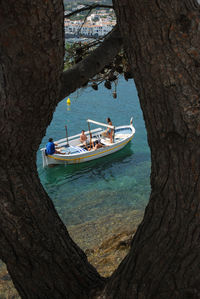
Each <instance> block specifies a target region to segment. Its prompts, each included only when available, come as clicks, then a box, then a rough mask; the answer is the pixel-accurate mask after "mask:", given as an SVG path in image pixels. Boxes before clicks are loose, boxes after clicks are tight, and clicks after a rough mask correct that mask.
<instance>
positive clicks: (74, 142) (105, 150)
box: [41, 119, 135, 167]
mask: <svg viewBox="0 0 200 299" xmlns="http://www.w3.org/2000/svg"><path fill="white" fill-rule="evenodd" d="M87 122H88V127H89V131H87V132H85V135H86V136H87V140H89V141H90V145H91V144H93V143H94V142H95V141H96V140H98V142H100V143H101V144H102V145H103V147H101V148H99V149H96V150H95V149H94V148H92V147H91V149H90V150H88V149H86V148H85V146H84V145H83V144H82V143H81V141H80V134H77V135H74V136H71V137H69V138H68V137H66V138H63V139H60V140H57V141H55V143H57V144H58V146H59V147H60V151H61V153H62V154H58V153H55V154H53V155H46V151H45V150H46V149H45V148H42V149H41V152H42V160H43V167H45V166H48V165H52V164H64V165H67V164H76V163H83V162H87V161H91V160H94V159H98V158H101V157H105V156H107V155H110V154H113V153H115V152H117V151H119V150H121V149H122V148H124V147H125V146H126V145H127V144H128V143H129V142H130V141H131V139H132V138H133V136H134V134H135V128H134V127H133V124H132V119H131V121H130V125H126V126H119V127H114V126H110V125H108V124H104V123H100V122H97V121H94V120H90V119H88V120H87ZM90 123H93V124H95V125H98V126H101V127H100V128H97V129H94V130H90ZM102 127H107V128H110V129H112V130H113V132H114V134H113V140H112V142H111V140H110V138H108V137H106V136H104V134H102V133H103V132H104V131H105V129H103V128H102Z"/></svg>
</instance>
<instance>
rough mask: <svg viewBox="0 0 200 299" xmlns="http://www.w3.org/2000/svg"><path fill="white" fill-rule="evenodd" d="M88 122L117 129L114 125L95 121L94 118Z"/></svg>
mask: <svg viewBox="0 0 200 299" xmlns="http://www.w3.org/2000/svg"><path fill="white" fill-rule="evenodd" d="M87 122H88V123H93V124H96V125H99V126H103V127H106V128H110V129H115V127H114V126H110V125H108V124H103V123H100V122H98V121H94V120H91V119H88V120H87Z"/></svg>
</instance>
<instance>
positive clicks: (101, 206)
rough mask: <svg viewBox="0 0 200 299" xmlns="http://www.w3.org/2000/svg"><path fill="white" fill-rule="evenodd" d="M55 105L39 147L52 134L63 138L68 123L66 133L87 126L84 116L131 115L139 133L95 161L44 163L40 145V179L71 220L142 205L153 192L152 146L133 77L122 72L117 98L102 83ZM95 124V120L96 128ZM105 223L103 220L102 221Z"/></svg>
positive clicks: (124, 119)
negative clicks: (65, 163) (46, 165)
mask: <svg viewBox="0 0 200 299" xmlns="http://www.w3.org/2000/svg"><path fill="white" fill-rule="evenodd" d="M70 101H71V105H70V106H68V105H67V98H66V99H64V100H63V101H62V102H60V103H59V105H58V106H57V108H56V111H55V113H54V117H53V120H52V122H51V124H50V126H49V127H48V128H47V132H46V136H45V137H44V138H43V140H42V143H41V146H40V148H42V147H44V146H45V144H46V143H47V141H48V138H50V137H52V138H53V139H54V140H58V139H60V138H64V137H65V136H66V135H65V125H67V127H68V135H69V136H72V135H75V134H79V133H81V130H82V129H84V130H86V131H87V130H88V127H87V122H86V120H87V119H88V118H89V119H93V120H96V121H99V122H106V118H107V117H110V118H111V120H112V122H113V124H114V125H115V126H119V125H126V124H129V122H130V118H131V117H133V125H134V127H135V129H136V133H135V136H134V138H133V139H132V141H131V142H130V143H129V144H128V145H127V146H126V147H125V148H124V149H122V150H121V151H119V152H117V153H115V154H112V155H109V156H107V157H104V158H100V159H97V160H94V161H91V162H85V163H82V164H76V165H68V166H64V165H58V166H55V167H46V168H43V167H42V158H41V153H40V151H38V159H37V165H38V172H39V176H40V179H41V182H42V184H43V186H44V188H45V189H46V191H47V193H48V194H49V196H50V197H51V199H52V200H53V202H54V205H55V207H56V209H57V211H58V213H59V215H60V217H61V218H62V220H63V222H64V223H65V224H66V225H67V226H68V225H69V226H70V225H74V226H76V225H80V224H83V225H84V223H88V222H90V221H94V222H95V221H98V220H99V219H101V218H102V219H105V217H106V216H108V215H115V214H118V215H120V214H122V213H123V215H126V212H127V213H128V212H130V211H134V210H139V211H141V210H142V211H144V209H145V207H146V205H147V202H148V199H149V194H150V178H149V176H150V167H151V162H150V150H149V147H148V144H147V136H146V129H145V124H144V120H143V116H142V111H141V108H140V104H139V100H138V96H137V90H136V88H135V85H134V81H133V80H129V81H128V82H127V81H125V80H124V79H123V78H121V79H120V80H119V82H118V86H117V98H116V99H114V98H113V97H112V91H111V90H108V89H106V88H104V87H103V86H99V90H98V91H94V90H93V89H92V88H91V87H88V88H85V89H82V90H79V91H78V92H75V93H74V94H72V95H70ZM93 128H95V125H92V128H91V129H93ZM102 225H103V223H102Z"/></svg>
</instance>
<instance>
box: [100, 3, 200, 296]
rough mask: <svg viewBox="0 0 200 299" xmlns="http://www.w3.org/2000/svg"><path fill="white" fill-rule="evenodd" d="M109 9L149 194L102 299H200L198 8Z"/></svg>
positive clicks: (140, 5) (135, 6) (138, 5)
mask: <svg viewBox="0 0 200 299" xmlns="http://www.w3.org/2000/svg"><path fill="white" fill-rule="evenodd" d="M114 3H115V10H116V12H117V17H118V21H119V26H120V30H121V34H122V36H123V37H124V43H125V45H126V49H127V54H128V58H129V63H130V67H131V71H132V72H133V75H134V80H135V83H136V86H137V89H138V93H139V98H140V103H141V107H142V110H143V114H144V119H145V123H146V128H147V133H148V142H149V145H150V148H151V158H152V172H151V187H152V192H151V196H150V202H149V204H148V206H147V208H146V211H145V216H144V219H143V221H142V223H141V225H140V227H139V229H138V231H137V233H136V235H135V237H134V240H133V242H132V248H131V251H130V253H129V255H128V256H127V257H126V258H125V259H124V261H123V262H122V263H121V265H120V266H119V268H118V269H117V270H116V272H115V273H114V275H113V276H112V278H111V279H110V281H109V283H108V284H107V286H106V288H105V290H104V292H103V295H102V296H101V298H115V299H117V298H123V299H124V298H153V299H155V298H159V299H161V298H197V297H199V296H200V284H199V281H200V268H199V265H200V251H199V246H200V237H199V236H200V225H199V224H200V167H199V166H200V138H199V136H200V100H199V86H200V72H199V70H200V52H199V41H200V30H199V26H200V21H199V20H200V13H199V6H198V4H197V2H196V1H192V0H191V1H179V0H171V1H164V0H157V1H149V0H144V1H136V0H123V1H118V0H115V1H114ZM138 134H139V133H138ZM99 298H100V297H99Z"/></svg>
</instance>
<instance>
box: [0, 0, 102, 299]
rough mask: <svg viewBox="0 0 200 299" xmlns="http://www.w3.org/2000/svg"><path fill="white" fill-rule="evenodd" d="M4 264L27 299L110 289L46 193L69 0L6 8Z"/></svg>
mask: <svg viewBox="0 0 200 299" xmlns="http://www.w3.org/2000/svg"><path fill="white" fill-rule="evenodd" d="M0 23H1V32H0V132H1V134H0V153H1V164H0V180H1V184H0V194H1V198H0V222H1V226H0V258H1V259H2V260H3V261H4V262H5V263H6V265H7V267H8V270H9V273H10V275H11V277H12V279H13V282H14V285H15V286H16V288H17V290H18V291H19V294H20V296H21V297H22V298H34V299H35V298H88V294H89V293H91V292H92V290H93V289H95V288H96V289H98V288H99V287H101V285H102V284H103V283H104V279H102V278H101V277H100V276H99V274H98V273H97V272H96V270H95V269H94V268H93V267H92V266H91V265H90V264H89V263H88V261H87V258H86V255H85V254H84V253H83V252H82V250H81V249H80V248H79V247H78V246H76V244H74V242H73V241H72V240H71V238H70V236H69V234H68V232H67V230H66V228H65V226H64V224H63V223H62V222H61V220H60V218H59V216H58V215H57V212H56V211H55V209H54V206H53V204H52V202H51V200H50V199H49V197H48V195H47V194H46V192H45V191H44V189H43V187H42V185H41V183H40V181H39V178H38V175H37V169H36V164H35V161H36V151H37V150H38V147H39V144H40V142H41V139H42V137H43V136H44V134H45V131H46V127H47V125H48V124H49V123H50V121H51V118H52V115H53V112H54V110H55V107H56V104H57V103H58V99H59V96H60V89H61V77H62V71H63V56H64V43H63V4H62V1H42V2H41V1H39V0H38V1H31V2H30V3H29V4H28V3H27V1H23V0H21V1H14V0H13V1H9V5H8V3H7V2H6V1H4V2H2V3H1V9H0Z"/></svg>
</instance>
